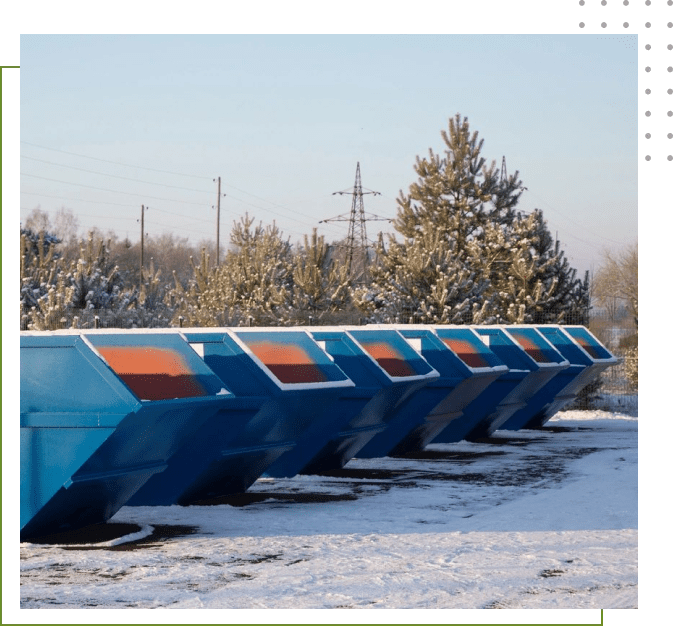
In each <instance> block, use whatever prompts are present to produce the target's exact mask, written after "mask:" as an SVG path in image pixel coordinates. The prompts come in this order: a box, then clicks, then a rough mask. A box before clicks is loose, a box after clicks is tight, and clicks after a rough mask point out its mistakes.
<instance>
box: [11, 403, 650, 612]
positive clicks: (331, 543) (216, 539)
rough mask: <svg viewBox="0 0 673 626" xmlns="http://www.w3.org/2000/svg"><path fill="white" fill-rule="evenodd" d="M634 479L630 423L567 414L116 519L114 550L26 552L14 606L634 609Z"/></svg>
mask: <svg viewBox="0 0 673 626" xmlns="http://www.w3.org/2000/svg"><path fill="white" fill-rule="evenodd" d="M637 468H638V418H637V417H633V416H630V415H626V414H622V413H614V412H605V411H593V412H585V411H582V412H580V411H566V412H563V413H561V414H559V415H558V416H557V417H555V418H554V419H553V420H552V421H551V422H549V424H548V425H547V427H546V428H545V429H544V430H538V431H519V432H508V431H498V432H496V433H495V435H494V436H493V438H492V439H491V440H489V441H486V442H480V443H467V442H461V443H458V444H432V445H430V446H429V447H428V448H427V449H426V450H425V451H424V453H421V454H418V455H416V457H415V458H404V459H400V458H384V459H371V460H370V459H367V460H359V459H354V460H352V461H351V462H350V463H348V465H347V466H346V468H345V469H344V470H342V471H341V472H337V473H335V474H334V475H330V476H298V477H295V478H292V479H261V480H259V481H257V483H255V484H254V485H253V487H252V488H251V489H250V491H249V493H248V494H244V495H242V496H240V497H237V498H230V499H229V500H227V501H226V503H225V502H220V503H213V504H212V505H209V506H198V507H178V506H173V507H137V508H136V507H124V508H122V509H121V510H120V511H119V512H118V513H117V515H115V517H114V518H113V519H112V520H111V523H114V524H128V525H129V526H128V527H126V526H119V527H118V528H120V529H121V531H119V532H121V533H126V535H125V536H124V537H122V538H121V539H119V538H117V539H108V540H106V541H103V542H99V543H96V544H88V545H75V544H72V543H69V544H60V545H37V544H27V543H24V544H22V545H21V586H20V596H21V607H22V608H23V609H30V608H41V609H55V608H58V609H75V608H98V609H110V608H182V609H187V608H206V609H221V608H230V609H269V608H273V609H364V608H378V609H484V608H506V609H550V608H551V609H601V608H602V609H610V608H636V607H637V606H638V530H637V529H638V506H637V505H638V498H637V495H638V494H637V488H638V485H637ZM133 525H137V526H133ZM113 528H117V527H113ZM119 532H118V534H119ZM129 533H135V534H130V535H129ZM101 538H102V537H101ZM5 575H7V574H6V573H5ZM66 613H68V614H71V612H70V611H67V612H66ZM129 613H130V614H135V613H136V612H134V611H130V612H129ZM322 613H327V612H319V616H318V617H314V618H310V619H309V621H318V620H320V619H321V618H320V615H321V614H322ZM579 613H582V614H583V613H584V612H579ZM40 614H42V612H40ZM330 614H332V613H331V612H330ZM143 615H144V616H145V617H143V618H137V617H136V618H132V619H135V620H138V619H142V620H148V619H150V620H152V621H153V620H154V618H147V617H146V615H147V614H146V613H144V614H143ZM164 615H165V614H164ZM180 615H181V617H180V618H178V619H179V620H180V621H185V617H184V613H181V614H180ZM203 615H204V616H205V615H206V613H204V614H203ZM217 615H219V617H217V618H215V619H216V620H218V621H220V622H222V621H245V618H244V616H243V614H241V613H240V612H236V613H234V614H222V613H217ZM278 615H279V614H277V613H274V614H270V613H268V612H267V613H265V612H263V613H262V617H259V618H258V620H259V621H276V620H277V619H278V617H277V616H278ZM283 615H284V614H283ZM337 615H338V617H337V618H335V619H333V620H332V621H344V622H345V621H352V619H353V618H351V617H348V615H352V614H348V613H346V612H343V611H339V612H337ZM357 615H358V616H359V617H358V618H355V619H358V620H360V621H368V618H367V617H366V616H365V617H362V615H363V614H362V613H359V612H358V613H357ZM367 615H369V614H367ZM432 615H435V613H434V612H431V613H430V612H429V613H413V614H410V613H408V612H407V613H404V615H403V616H402V618H399V619H397V620H395V619H392V618H388V621H400V620H401V621H405V622H410V621H426V622H428V621H433V620H434V619H435V618H433V617H431V616H432ZM440 615H446V613H445V612H440ZM480 615H481V616H482V617H481V620H480V621H482V622H483V621H495V620H491V618H490V615H494V614H493V613H489V614H488V615H489V617H488V618H484V617H483V613H480ZM112 616H113V617H111V618H110V619H111V621H115V622H118V621H127V619H126V617H125V616H124V617H120V612H118V611H116V612H113V613H112ZM227 616H228V617H227ZM36 619H39V618H36ZM81 619H86V620H90V619H92V618H81ZM96 619H97V621H100V620H99V619H98V618H96ZM69 620H70V621H72V618H69ZM161 620H162V621H164V622H165V621H173V619H172V618H165V617H163V616H162V617H161ZM203 620H204V621H205V620H206V618H205V617H204V618H203ZM281 620H282V621H285V618H281ZM599 620H600V616H599V617H598V619H596V618H595V617H593V618H591V617H590V618H585V619H584V620H583V621H584V622H585V623H586V622H594V623H597V622H598V621H599ZM40 621H42V620H40ZM49 621H52V622H53V621H60V620H59V614H58V613H57V614H56V616H54V617H53V618H51V617H50V618H49ZM186 621H202V616H201V615H200V614H195V615H194V616H193V617H190V618H189V619H187V620H186ZM288 621H300V620H299V619H298V618H288ZM443 621H445V618H444V620H443ZM463 621H466V620H464V619H463ZM537 621H539V620H537ZM606 624H607V622H606Z"/></svg>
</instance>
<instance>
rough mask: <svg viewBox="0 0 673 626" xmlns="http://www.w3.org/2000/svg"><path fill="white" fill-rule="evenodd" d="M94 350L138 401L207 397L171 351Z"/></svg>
mask: <svg viewBox="0 0 673 626" xmlns="http://www.w3.org/2000/svg"><path fill="white" fill-rule="evenodd" d="M96 350H98V352H99V353H100V355H101V356H102V357H103V358H104V359H105V361H106V362H107V364H108V365H109V366H110V367H111V368H112V369H113V370H114V371H115V372H116V373H117V374H118V375H119V378H121V379H122V380H123V381H124V382H125V383H126V384H127V385H128V386H129V388H130V389H131V391H133V393H134V394H135V395H136V396H138V398H140V399H141V400H167V399H170V398H192V397H198V396H207V395H208V392H207V391H206V390H205V389H204V388H203V386H202V385H201V383H200V382H199V381H198V380H197V378H196V374H195V373H194V372H193V371H192V369H191V368H190V367H189V365H188V364H187V363H186V362H185V360H184V358H183V357H182V355H181V354H179V353H177V352H175V350H172V349H170V348H155V347H152V346H98V347H97V348H96Z"/></svg>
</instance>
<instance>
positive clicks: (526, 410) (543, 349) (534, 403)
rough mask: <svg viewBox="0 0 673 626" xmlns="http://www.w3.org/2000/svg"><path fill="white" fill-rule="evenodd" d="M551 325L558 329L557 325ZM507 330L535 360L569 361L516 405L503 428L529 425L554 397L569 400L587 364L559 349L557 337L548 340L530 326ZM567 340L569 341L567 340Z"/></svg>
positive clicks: (545, 361) (509, 428) (515, 428)
mask: <svg viewBox="0 0 673 626" xmlns="http://www.w3.org/2000/svg"><path fill="white" fill-rule="evenodd" d="M553 328H555V329H557V330H558V326H555V327H553ZM507 332H508V333H509V335H510V337H512V339H514V341H516V342H517V343H518V345H519V346H521V347H522V348H523V350H524V351H525V352H526V354H528V356H530V357H531V358H532V359H533V360H534V361H535V362H536V363H538V364H544V363H559V364H560V363H562V362H564V361H565V362H567V363H568V366H567V367H566V368H565V369H561V370H560V371H558V372H557V373H556V375H555V376H554V377H553V378H552V379H551V380H549V381H548V382H547V383H546V384H544V385H543V386H542V387H540V388H539V389H538V391H537V392H535V393H534V394H533V395H532V396H531V397H530V398H528V400H527V402H526V406H525V407H523V408H521V409H519V410H518V411H517V412H516V413H514V414H513V415H512V416H511V417H510V418H509V419H508V420H507V421H506V422H505V423H504V424H502V425H501V426H500V428H501V429H503V430H519V429H521V428H530V427H531V426H532V424H531V420H532V419H533V417H534V416H535V415H537V414H538V413H539V412H540V411H542V410H543V408H544V407H546V406H548V405H549V404H551V402H553V401H554V399H555V398H557V399H559V401H561V402H563V403H565V402H568V401H570V400H572V398H574V397H575V395H574V394H571V393H570V389H572V386H573V381H575V380H576V379H577V378H578V376H580V375H581V374H582V372H583V371H584V370H585V369H586V364H585V363H581V362H577V360H576V359H575V358H574V357H575V354H568V351H567V350H566V351H561V350H559V349H558V348H557V347H556V343H558V341H556V342H553V341H551V340H549V339H548V338H547V337H546V336H545V335H543V334H542V333H541V332H539V331H538V330H537V329H536V328H535V327H533V326H524V325H517V326H508V327H507ZM568 343H571V342H570V341H568ZM569 357H573V358H569Z"/></svg>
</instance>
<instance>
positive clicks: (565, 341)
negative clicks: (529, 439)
mask: <svg viewBox="0 0 673 626" xmlns="http://www.w3.org/2000/svg"><path fill="white" fill-rule="evenodd" d="M537 330H538V331H539V332H540V333H541V334H542V335H543V336H544V337H545V339H546V340H547V341H549V342H550V343H551V344H552V345H553V346H554V347H555V348H556V349H557V350H558V351H559V352H560V353H561V354H562V355H563V356H564V357H565V358H566V359H567V360H568V361H570V363H571V364H572V366H574V368H575V370H576V371H577V375H576V376H575V377H574V378H573V379H572V380H569V381H568V384H567V385H566V386H565V387H563V388H562V389H560V390H559V391H558V393H556V394H555V396H554V397H553V398H552V399H551V400H550V401H549V402H545V404H544V405H543V406H542V407H539V408H538V410H537V411H536V412H535V413H533V414H532V416H531V417H530V418H529V419H528V421H527V422H526V425H525V426H522V428H541V427H542V426H544V424H546V423H547V422H548V421H549V420H550V419H551V418H552V417H554V415H555V414H556V413H557V412H558V411H560V410H561V409H563V407H565V406H567V405H568V404H570V403H571V402H573V401H574V400H575V399H576V398H577V396H578V394H579V393H580V392H581V391H582V389H584V388H585V387H586V386H587V385H589V384H591V383H592V382H593V381H595V380H596V379H597V378H598V377H599V376H600V375H601V373H602V372H604V371H605V370H606V369H607V368H609V367H612V366H613V365H616V364H617V363H619V358H617V357H615V356H614V355H613V354H612V353H611V352H610V351H609V350H608V349H607V348H606V347H605V346H604V345H603V344H602V343H601V342H600V341H599V340H598V339H596V337H595V336H594V335H593V334H592V333H591V332H590V331H589V330H588V329H587V328H586V327H584V326H538V327H537ZM572 366H571V367H572Z"/></svg>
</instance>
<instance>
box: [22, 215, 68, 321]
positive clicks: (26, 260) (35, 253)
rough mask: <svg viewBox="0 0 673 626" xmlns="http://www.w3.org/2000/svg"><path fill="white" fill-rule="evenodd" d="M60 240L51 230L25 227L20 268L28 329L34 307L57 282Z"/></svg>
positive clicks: (23, 311)
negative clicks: (30, 313)
mask: <svg viewBox="0 0 673 626" xmlns="http://www.w3.org/2000/svg"><path fill="white" fill-rule="evenodd" d="M59 242H60V240H59V239H58V238H56V237H55V236H54V235H52V234H51V233H48V232H45V231H41V232H39V233H36V232H34V231H33V230H31V229H29V228H22V229H21V241H20V252H21V257H20V265H19V269H20V279H21V285H20V300H21V328H22V329H27V328H28V324H29V323H30V315H29V312H30V310H31V309H32V308H35V307H37V306H38V303H39V301H40V300H41V299H43V298H45V297H46V295H47V293H48V292H49V289H50V288H51V287H53V286H54V285H55V284H56V280H57V274H58V271H59V264H58V254H57V252H56V244H58V243H59Z"/></svg>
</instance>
